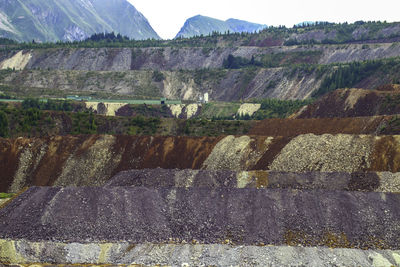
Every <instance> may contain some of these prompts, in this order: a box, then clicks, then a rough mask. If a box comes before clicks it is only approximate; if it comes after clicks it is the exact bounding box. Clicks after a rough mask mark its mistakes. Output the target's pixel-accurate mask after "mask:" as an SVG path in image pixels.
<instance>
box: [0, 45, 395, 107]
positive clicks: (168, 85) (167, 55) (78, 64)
mask: <svg viewBox="0 0 400 267" xmlns="http://www.w3.org/2000/svg"><path fill="white" fill-rule="evenodd" d="M399 55H400V45H398V44H397V43H393V44H370V45H369V46H368V47H366V46H365V45H363V44H348V45H319V46H317V45H314V46H290V47H273V48H255V47H232V48H219V47H217V48H207V49H205V48H198V47H165V48H164V47H162V48H160V47H152V48H128V47H127V48H47V49H29V50H13V49H5V50H3V51H0V68H2V69H3V70H2V71H0V86H1V89H0V91H3V92H5V93H7V94H11V95H14V96H16V97H23V96H31V97H40V96H44V97H49V96H50V97H51V96H65V95H68V94H79V95H82V94H83V95H88V94H91V95H93V96H95V97H101V98H103V97H104V96H107V97H112V96H114V98H121V97H127V96H130V97H136V98H159V97H167V98H169V99H182V100H192V101H196V100H198V98H199V96H201V95H203V94H204V93H205V92H208V93H209V94H210V97H211V99H213V100H218V101H237V100H241V99H244V100H250V99H254V98H265V97H269V98H278V99H306V98H309V97H311V96H320V95H323V94H325V93H327V92H330V91H332V90H335V89H338V88H344V87H348V88H352V87H353V88H364V89H374V88H376V87H377V86H381V85H384V84H388V83H391V82H393V81H400V74H399V73H400V72H399V70H400V61H399V58H398V56H399ZM228 58H230V59H231V62H229V61H228ZM252 58H254V59H255V60H254V62H253V63H251V60H252ZM13 69H14V70H13ZM356 74H357V79H354V78H352V77H356V76H355V75H356ZM337 81H339V82H337Z"/></svg>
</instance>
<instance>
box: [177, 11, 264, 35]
mask: <svg viewBox="0 0 400 267" xmlns="http://www.w3.org/2000/svg"><path fill="white" fill-rule="evenodd" d="M266 27H267V25H263V24H257V23H252V22H247V21H244V20H238V19H228V20H226V21H223V20H219V19H214V18H210V17H206V16H201V15H197V16H194V17H192V18H189V19H188V20H186V22H185V24H184V25H183V27H182V28H181V30H180V31H179V33H178V34H177V35H176V37H175V38H179V37H193V36H199V35H208V34H210V33H212V32H220V33H224V32H227V31H230V32H257V31H260V30H262V29H264V28H266Z"/></svg>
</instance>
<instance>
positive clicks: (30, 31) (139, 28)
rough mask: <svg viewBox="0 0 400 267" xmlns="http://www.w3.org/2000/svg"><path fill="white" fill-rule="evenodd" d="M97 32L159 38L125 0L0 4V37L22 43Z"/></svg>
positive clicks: (6, 1)
mask: <svg viewBox="0 0 400 267" xmlns="http://www.w3.org/2000/svg"><path fill="white" fill-rule="evenodd" d="M100 32H117V33H120V34H122V35H126V36H128V37H130V38H132V39H160V37H159V36H158V34H157V33H156V32H155V31H154V29H153V28H152V27H151V25H150V23H149V22H148V20H147V19H146V18H145V17H144V16H143V14H141V13H140V12H139V11H138V10H137V9H136V8H135V7H134V6H133V5H132V4H130V3H129V2H128V1H127V0H80V1H71V0H62V1H56V0H47V1H40V0H26V1H24V2H21V1H11V0H4V1H2V2H1V3H0V37H5V38H10V39H14V40H17V41H25V42H29V41H32V40H35V41H39V42H55V41H77V40H83V39H85V38H87V37H89V36H90V35H91V34H94V33H100Z"/></svg>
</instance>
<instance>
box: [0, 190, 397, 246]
mask: <svg viewBox="0 0 400 267" xmlns="http://www.w3.org/2000/svg"><path fill="white" fill-rule="evenodd" d="M399 204H400V195H399V194H392V193H375V192H368V193H365V192H345V191H326V190H313V191H309V190H286V189H229V188H220V189H212V190H210V189H204V188H203V189H202V188H190V189H184V188H174V189H167V188H162V189H149V188H140V187H139V188H135V187H109V188H99V187H79V188H76V187H74V188H71V187H67V188H55V187H31V188H30V189H28V190H27V191H25V192H24V193H22V194H21V195H20V196H18V197H17V198H16V199H14V201H13V202H11V203H10V204H8V205H7V206H5V207H4V208H3V209H1V210H0V238H2V239H12V240H21V239H23V240H28V241H46V240H52V241H60V242H69V243H71V242H83V243H91V242H111V243H113V242H120V241H125V242H129V243H132V244H142V243H146V242H151V243H184V242H187V243H189V242H191V243H200V244H222V243H231V244H235V245H241V244H242V245H264V244H269V245H292V246H296V245H302V246H326V247H343V248H362V249H366V248H370V249H399V247H400V225H399V224H398V222H399V220H400V205H399Z"/></svg>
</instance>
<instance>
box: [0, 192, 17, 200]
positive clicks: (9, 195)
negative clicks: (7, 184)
mask: <svg viewBox="0 0 400 267" xmlns="http://www.w3.org/2000/svg"><path fill="white" fill-rule="evenodd" d="M14 195H15V194H13V193H0V199H5V198H12V197H13V196H14Z"/></svg>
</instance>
